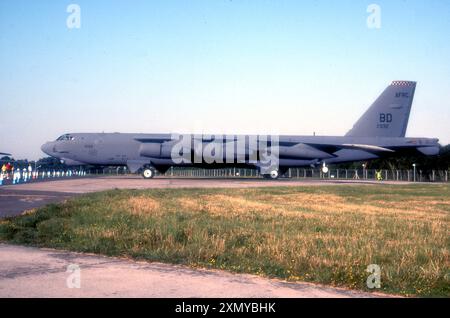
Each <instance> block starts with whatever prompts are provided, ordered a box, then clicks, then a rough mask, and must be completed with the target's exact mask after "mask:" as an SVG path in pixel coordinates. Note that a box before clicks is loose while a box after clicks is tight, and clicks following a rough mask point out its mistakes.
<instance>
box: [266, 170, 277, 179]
mask: <svg viewBox="0 0 450 318" xmlns="http://www.w3.org/2000/svg"><path fill="white" fill-rule="evenodd" d="M279 176H280V173H279V171H278V170H277V169H274V170H271V171H270V172H269V173H268V174H263V177H264V178H265V179H272V180H275V179H278V177H279Z"/></svg>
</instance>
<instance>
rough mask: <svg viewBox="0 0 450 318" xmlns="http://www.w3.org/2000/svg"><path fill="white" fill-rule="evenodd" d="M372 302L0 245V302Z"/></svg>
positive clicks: (222, 275) (242, 278)
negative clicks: (92, 299) (327, 299)
mask: <svg viewBox="0 0 450 318" xmlns="http://www.w3.org/2000/svg"><path fill="white" fill-rule="evenodd" d="M71 264H73V265H77V266H79V268H80V276H79V277H80V287H81V288H68V287H67V280H69V282H72V284H76V282H77V279H76V274H75V273H74V272H73V271H72V272H67V269H68V266H69V265H71ZM71 268H72V269H73V268H74V267H71ZM71 275H72V276H71ZM70 278H75V279H73V280H71V279H70ZM72 286H74V285H72ZM377 296H382V295H380V294H371V293H365V292H358V291H350V290H346V289H340V288H332V287H325V286H320V285H315V284H309V283H288V282H284V281H281V280H275V279H266V278H261V277H258V276H254V275H242V274H232V273H228V272H225V271H218V270H201V269H191V268H188V267H185V266H176V265H168V264H161V263H147V262H135V261H131V260H127V259H119V258H111V257H103V256H97V255H91V254H80V253H73V252H65V251H57V250H52V249H39V248H31V247H21V246H14V245H6V244H0V297H162V298H165V297H175V298H178V297H224V298H236V297H243V298H247V297H250V298H251V297H274V298H276V297H296V298H299V297H377Z"/></svg>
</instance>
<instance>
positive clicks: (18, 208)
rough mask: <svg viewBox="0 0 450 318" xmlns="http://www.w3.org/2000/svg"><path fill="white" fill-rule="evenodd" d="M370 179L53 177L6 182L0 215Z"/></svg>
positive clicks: (0, 195)
mask: <svg viewBox="0 0 450 318" xmlns="http://www.w3.org/2000/svg"><path fill="white" fill-rule="evenodd" d="M378 183H379V182H376V181H371V180H333V179H328V180H313V179H279V180H265V179H260V178H248V179H247V178H229V179H226V178H167V177H158V178H154V179H150V180H145V179H143V178H142V177H140V176H107V177H88V178H73V179H69V178H66V179H56V180H54V179H52V180H48V181H39V182H31V183H23V184H17V185H4V186H1V187H0V218H2V217H7V216H14V215H18V214H21V213H22V212H23V211H25V210H29V209H32V208H37V207H40V206H43V205H45V204H48V203H56V202H61V201H64V200H66V199H68V198H70V197H73V196H75V195H77V194H82V193H88V192H96V191H103V190H111V189H150V188H248V187H282V186H317V185H354V184H359V185H360V184H367V185H371V184H378ZM383 183H384V184H387V183H389V184H396V183H397V184H407V183H405V182H401V183H400V182H394V181H392V182H383Z"/></svg>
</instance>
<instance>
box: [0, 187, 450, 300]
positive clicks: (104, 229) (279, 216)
mask: <svg viewBox="0 0 450 318" xmlns="http://www.w3.org/2000/svg"><path fill="white" fill-rule="evenodd" d="M449 216H450V187H449V186H448V185H411V186H398V185H370V186H367V185H366V186H354V185H352V186H343V185H342V186H322V187H316V186H314V187H279V188H251V189H152V190H113V191H107V192H101V193H94V194H88V195H84V196H81V197H77V198H74V199H71V200H69V201H67V202H65V203H62V204H51V205H47V206H45V207H43V208H40V209H37V210H35V211H30V212H29V213H27V214H26V215H22V216H19V217H16V218H9V219H6V220H3V221H0V240H1V241H4V242H10V243H17V244H28V245H34V246H45V247H52V248H58V249H67V250H73V251H80V252H92V253H99V254H105V255H110V256H122V257H130V258H135V259H144V260H150V261H160V262H167V263H177V264H186V265H189V266H193V267H207V268H218V269H226V270H231V271H234V272H243V273H254V274H258V275H264V276H269V277H279V278H282V279H288V280H293V281H297V280H298V281H310V282H317V283H324V284H329V285H334V286H344V287H348V288H353V289H360V290H369V289H368V288H367V287H366V279H367V277H368V275H369V273H368V272H366V269H367V266H368V265H370V264H378V265H379V266H380V267H381V289H378V290H376V291H381V292H388V293H395V294H402V295H408V296H409V295H413V296H444V297H448V296H450V288H449V286H450V284H449V273H450V270H449V245H450V236H449V228H450V227H449V225H450V219H449Z"/></svg>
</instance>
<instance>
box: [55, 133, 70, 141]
mask: <svg viewBox="0 0 450 318" xmlns="http://www.w3.org/2000/svg"><path fill="white" fill-rule="evenodd" d="M74 139H75V138H74V137H73V136H71V135H69V134H65V135H62V136H61V137H58V139H56V141H62V140H74Z"/></svg>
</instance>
